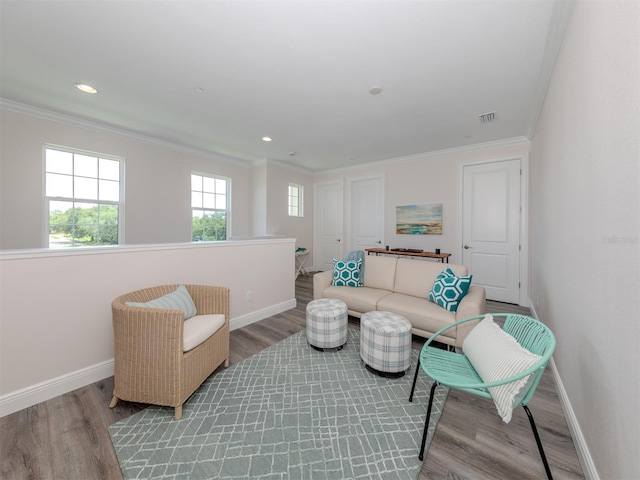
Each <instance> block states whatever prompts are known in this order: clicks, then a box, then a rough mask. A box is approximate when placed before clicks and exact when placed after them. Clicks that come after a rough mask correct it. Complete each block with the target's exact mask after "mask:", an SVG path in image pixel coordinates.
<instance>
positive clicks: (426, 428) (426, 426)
mask: <svg viewBox="0 0 640 480" xmlns="http://www.w3.org/2000/svg"><path fill="white" fill-rule="evenodd" d="M437 386H438V382H435V381H434V382H433V385H431V393H430V394H429V406H428V407H427V418H425V420H424V430H423V431H422V445H420V455H418V458H419V459H420V461H422V460H424V446H425V444H426V443H427V434H428V433H429V419H430V418H431V407H432V406H433V397H434V393H435V391H436V387H437Z"/></svg>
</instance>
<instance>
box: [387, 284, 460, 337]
mask: <svg viewBox="0 0 640 480" xmlns="http://www.w3.org/2000/svg"><path fill="white" fill-rule="evenodd" d="M377 308H378V310H384V311H388V312H394V313H397V314H399V315H402V316H403V317H405V318H406V319H407V320H409V321H410V322H411V325H412V326H413V328H417V329H419V330H422V331H424V332H429V333H435V332H437V331H438V330H440V329H441V328H443V327H445V326H447V325H450V324H452V323H453V322H455V320H456V317H455V313H453V312H450V311H448V310H445V309H444V308H442V307H441V306H439V305H437V304H435V303H431V302H427V301H426V300H425V299H424V298H418V297H413V296H411V295H404V294H402V293H392V294H390V295H387V296H385V297H383V298H382V299H380V301H379V302H378V306H377ZM444 336H446V337H450V338H456V329H455V328H452V329H450V330H447V331H446V332H445V333H444Z"/></svg>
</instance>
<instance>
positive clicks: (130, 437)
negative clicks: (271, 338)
mask: <svg viewBox="0 0 640 480" xmlns="http://www.w3.org/2000/svg"><path fill="white" fill-rule="evenodd" d="M359 352H360V332H359V331H358V330H357V329H352V328H350V329H349V337H348V340H347V344H346V345H345V346H344V348H343V349H342V350H339V351H330V352H318V351H316V350H314V349H313V348H310V347H309V346H308V344H307V340H306V335H305V332H304V330H303V331H301V332H299V333H296V334H294V335H292V336H290V337H288V338H286V339H284V340H282V341H280V342H279V343H276V344H274V345H272V346H270V347H268V348H266V349H265V350H263V351H261V352H259V353H257V354H256V355H253V356H251V357H249V358H246V359H244V360H242V361H241V362H239V363H237V364H235V365H232V366H231V367H229V368H227V369H226V370H222V371H220V372H218V373H216V374H215V375H213V376H211V377H209V379H207V381H206V382H205V383H203V384H202V386H201V387H200V388H199V389H198V390H197V392H196V393H194V394H193V395H192V397H191V398H190V399H189V400H188V401H187V402H186V403H185V405H184V407H183V417H182V419H181V420H178V421H176V420H174V418H173V415H174V412H173V409H172V408H166V407H158V406H149V407H148V408H146V409H144V410H142V411H140V412H138V413H136V414H134V415H132V416H131V417H129V418H126V419H124V420H121V421H119V422H117V423H114V424H113V425H111V426H110V427H109V434H110V435H111V441H112V442H113V445H114V447H115V451H116V454H117V456H118V461H119V463H120V468H121V470H122V474H123V476H124V478H125V479H127V480H129V479H163V480H165V479H227V480H241V479H265V480H285V479H287V480H342V479H366V480H371V479H384V480H393V479H398V480H399V479H412V480H415V479H416V478H417V477H418V474H419V472H420V468H421V466H422V462H421V461H420V460H418V450H419V448H420V441H421V436H422V428H423V426H424V419H425V415H426V410H427V400H428V395H429V387H430V385H431V383H430V382H431V380H430V379H429V378H428V377H427V375H426V374H425V373H424V372H420V374H419V376H418V385H417V386H416V396H415V397H414V401H413V403H410V402H409V401H408V398H409V393H410V389H411V383H412V381H413V374H414V372H415V368H416V365H417V359H418V351H417V350H413V351H412V362H411V368H410V370H409V371H408V372H407V373H406V374H405V375H404V377H402V378H397V379H389V378H382V377H379V376H377V375H374V374H372V373H370V372H369V371H367V370H366V369H365V368H364V364H363V363H362V361H361V360H360V353H359ZM447 394H448V389H446V388H444V387H442V386H441V387H439V388H438V389H436V395H437V397H436V399H435V400H434V403H433V413H432V417H431V418H432V420H431V431H430V432H429V438H428V439H427V442H428V443H427V448H428V445H429V443H430V442H431V437H432V435H433V431H434V429H435V426H436V425H437V421H438V419H439V418H440V414H441V412H442V408H443V406H444V402H445V400H446V397H447ZM425 457H426V454H425Z"/></svg>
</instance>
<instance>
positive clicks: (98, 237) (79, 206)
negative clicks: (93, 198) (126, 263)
mask: <svg viewBox="0 0 640 480" xmlns="http://www.w3.org/2000/svg"><path fill="white" fill-rule="evenodd" d="M49 205H50V208H49V247H50V248H54V247H55V246H83V245H84V246H91V245H117V244H118V207H117V205H109V204H91V203H77V202H50V203H49Z"/></svg>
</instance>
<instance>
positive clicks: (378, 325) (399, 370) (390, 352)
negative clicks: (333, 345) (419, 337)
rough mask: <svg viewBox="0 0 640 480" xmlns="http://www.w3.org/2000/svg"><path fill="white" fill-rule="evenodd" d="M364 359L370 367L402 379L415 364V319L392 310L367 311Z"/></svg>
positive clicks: (362, 327) (362, 338)
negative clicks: (413, 334) (413, 341)
mask: <svg viewBox="0 0 640 480" xmlns="http://www.w3.org/2000/svg"><path fill="white" fill-rule="evenodd" d="M360 358H362V361H363V362H364V363H365V366H366V367H367V370H369V371H370V372H372V373H375V374H377V375H380V376H383V377H391V378H398V377H402V376H403V375H404V374H405V371H406V370H407V369H408V368H409V367H410V366H411V322H409V320H407V319H406V318H404V317H403V316H402V315H398V314H396V313H391V312H379V311H375V312H367V313H365V314H364V315H362V317H361V318H360Z"/></svg>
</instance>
